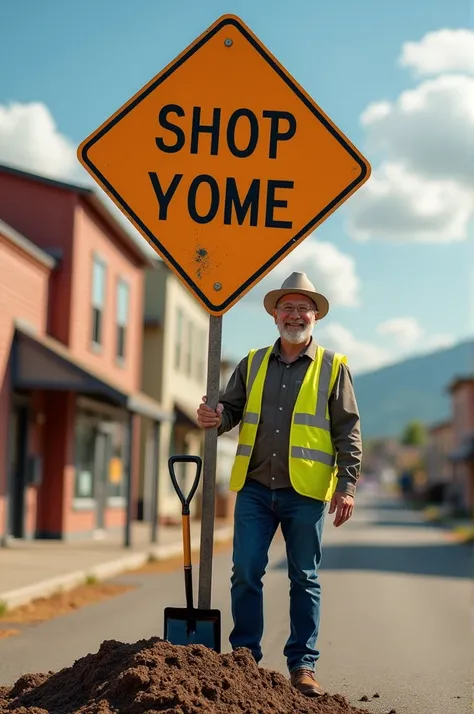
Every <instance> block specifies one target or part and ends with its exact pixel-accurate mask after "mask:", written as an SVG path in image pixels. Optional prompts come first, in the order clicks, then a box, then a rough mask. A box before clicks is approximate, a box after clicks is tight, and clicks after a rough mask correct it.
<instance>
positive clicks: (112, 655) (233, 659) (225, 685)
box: [0, 637, 366, 714]
mask: <svg viewBox="0 0 474 714" xmlns="http://www.w3.org/2000/svg"><path fill="white" fill-rule="evenodd" d="M144 712H149V714H152V713H155V714H157V713H158V712H160V714H242V712H245V714H355V713H357V714H364V713H366V710H362V709H355V708H354V707H352V706H351V705H350V704H349V703H348V702H347V700H346V699H344V697H342V696H340V695H338V694H336V695H334V696H330V695H324V697H320V698H318V699H316V700H310V699H307V698H306V697H303V696H302V695H301V694H299V692H297V691H296V690H295V689H294V688H293V687H292V686H291V685H290V683H289V682H288V679H287V678H286V677H284V676H283V675H282V674H280V673H277V672H272V671H270V670H266V669H263V668H262V667H258V666H257V665H256V663H255V661H254V659H253V658H252V656H251V654H250V652H249V651H248V650H244V649H242V650H238V651H236V652H233V653H231V654H221V655H218V654H216V653H215V652H214V651H212V650H209V649H207V648H205V647H203V646H201V645H196V646H191V645H190V646H187V647H178V646H175V645H171V644H169V643H168V642H164V641H162V640H160V639H159V638H157V637H155V638H152V639H150V640H140V641H139V642H136V643H134V644H124V643H121V642H116V641H115V640H108V641H105V642H103V643H102V645H101V647H100V649H99V651H98V652H97V653H96V654H89V655H87V656H86V657H82V658H81V659H79V660H77V661H76V662H75V663H74V665H73V666H72V667H68V668H66V669H62V670H61V671H59V672H57V673H52V672H50V673H47V674H25V675H24V676H23V677H21V678H20V679H19V680H18V681H17V682H16V684H15V685H14V686H13V687H11V688H9V689H8V688H3V689H0V714H143V713H144Z"/></svg>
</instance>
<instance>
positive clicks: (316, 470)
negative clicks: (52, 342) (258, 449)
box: [230, 347, 347, 500]
mask: <svg viewBox="0 0 474 714" xmlns="http://www.w3.org/2000/svg"><path fill="white" fill-rule="evenodd" d="M271 351H272V348H271V347H269V348H263V349H260V350H253V351H251V352H250V353H249V359H248V369H247V402H246V405H245V409H244V414H243V417H242V421H241V424H240V436H239V444H238V446H237V450H236V458H235V461H234V466H233V469H232V476H231V483H230V488H231V490H235V491H238V490H240V489H241V488H242V486H243V484H244V482H245V479H246V475H247V469H248V466H249V463H250V459H251V456H252V452H253V447H254V445H255V439H256V435H257V429H258V423H259V421H260V411H261V401H262V397H263V387H264V383H265V378H266V373H267V369H268V360H269V358H270V354H271ZM346 361H347V359H346V357H345V355H341V354H336V353H334V352H330V351H328V350H325V349H324V348H322V347H318V348H317V352H316V356H315V360H314V361H311V364H310V365H309V366H308V369H307V371H306V375H305V378H304V380H303V383H302V385H301V388H300V390H299V394H298V395H297V399H296V403H295V409H294V413H293V415H292V422H291V429H290V449H289V464H288V468H289V476H290V480H291V483H292V485H293V487H294V488H295V489H296V490H297V491H298V492H299V493H302V494H304V495H307V496H310V497H312V498H317V499H320V500H330V498H331V497H332V493H333V492H334V488H335V484H336V469H335V463H336V454H335V450H334V447H333V444H332V439H331V430H330V420H329V411H328V402H329V396H330V394H331V391H332V389H333V386H334V383H335V380H336V377H337V374H338V372H339V369H340V365H341V363H343V362H344V363H346ZM313 405H314V406H313Z"/></svg>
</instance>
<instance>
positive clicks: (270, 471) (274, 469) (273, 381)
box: [218, 340, 362, 495]
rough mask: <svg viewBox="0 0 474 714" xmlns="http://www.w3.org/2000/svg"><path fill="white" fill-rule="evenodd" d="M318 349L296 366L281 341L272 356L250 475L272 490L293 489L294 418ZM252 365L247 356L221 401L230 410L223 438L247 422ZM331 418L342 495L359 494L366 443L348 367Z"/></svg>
mask: <svg viewBox="0 0 474 714" xmlns="http://www.w3.org/2000/svg"><path fill="white" fill-rule="evenodd" d="M316 349H317V345H316V343H315V342H314V340H312V341H311V343H310V344H309V345H308V347H307V348H306V349H305V350H304V351H303V352H302V353H301V354H300V355H299V357H297V359H296V360H295V361H294V362H289V363H287V362H285V360H284V358H283V356H282V355H281V352H280V340H277V341H276V342H275V344H274V346H273V350H272V352H271V354H270V359H269V362H268V371H267V375H266V378H265V385H264V389H263V398H262V409H261V414H260V422H259V425H258V430H257V438H256V441H255V446H254V449H253V453H252V457H251V459H250V464H249V469H248V474H247V475H248V477H249V478H253V479H255V480H256V481H259V482H260V483H262V484H264V485H265V486H267V487H268V488H272V489H273V488H289V487H291V482H290V477H289V469H288V461H289V448H290V428H291V416H292V413H293V409H294V406H295V402H296V398H297V396H298V392H299V390H300V387H301V384H302V382H303V379H304V376H305V374H306V370H307V369H308V366H309V365H310V363H311V360H314V359H315V356H316ZM247 362H248V357H244V359H243V360H241V362H240V363H239V364H238V365H237V367H236V369H235V370H234V373H233V374H232V376H231V378H230V380H229V384H228V385H227V388H226V389H225V390H224V392H223V393H222V394H221V396H220V400H219V401H220V402H221V403H222V405H223V407H224V411H223V414H222V425H221V426H220V428H219V432H218V433H219V435H220V434H224V433H225V432H226V431H230V430H231V429H233V428H234V427H235V426H237V424H239V422H240V420H241V419H242V415H243V411H244V407H245V403H246V401H247V395H246V380H247ZM329 418H330V423H331V437H332V442H333V444H334V448H335V450H336V454H337V469H338V470H337V475H338V482H337V486H336V490H337V491H340V492H341V491H342V492H343V493H347V494H350V495H354V493H355V489H356V485H357V480H358V478H359V474H360V467H361V460H362V440H361V433H360V418H359V411H358V408H357V402H356V398H355V394H354V387H353V383H352V377H351V374H350V371H349V369H348V367H347V366H346V365H344V364H342V365H341V368H340V370H339V374H338V376H337V379H336V382H335V384H334V388H333V391H332V393H331V395H330V398H329Z"/></svg>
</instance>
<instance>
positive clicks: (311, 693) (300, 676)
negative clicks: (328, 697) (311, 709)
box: [290, 669, 324, 697]
mask: <svg viewBox="0 0 474 714" xmlns="http://www.w3.org/2000/svg"><path fill="white" fill-rule="evenodd" d="M290 680H291V684H292V685H293V686H294V687H295V689H297V690H298V691H299V692H301V694H304V695H305V697H320V696H321V695H322V694H324V691H323V689H322V687H321V686H320V685H319V684H318V683H317V681H316V680H315V678H314V672H313V671H312V670H311V669H295V671H294V672H292V673H291V675H290Z"/></svg>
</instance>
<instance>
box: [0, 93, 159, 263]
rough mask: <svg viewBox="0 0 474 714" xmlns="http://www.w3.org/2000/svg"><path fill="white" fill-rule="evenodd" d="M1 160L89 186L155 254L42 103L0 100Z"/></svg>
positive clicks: (26, 169)
mask: <svg viewBox="0 0 474 714" xmlns="http://www.w3.org/2000/svg"><path fill="white" fill-rule="evenodd" d="M0 163H4V164H7V165H10V166H13V167H15V168H18V169H23V170H25V171H31V172H33V173H37V174H39V175H41V176H46V177H48V178H52V179H57V180H59V181H71V182H73V183H76V184H79V185H82V186H87V187H88V188H92V189H93V190H95V191H96V193H97V195H98V196H99V198H100V199H101V201H102V202H103V203H104V204H105V205H106V207H107V208H108V210H109V211H110V212H111V213H112V215H113V216H114V217H115V218H116V219H117V220H118V221H119V222H120V223H121V224H122V225H123V226H124V228H125V230H127V231H128V232H129V233H130V235H131V236H132V237H133V238H134V240H135V241H136V242H137V243H138V244H139V245H140V247H141V248H142V250H144V251H145V253H147V254H148V255H151V256H156V253H155V251H154V250H153V249H152V248H151V247H150V246H149V245H148V243H147V242H146V241H145V240H144V238H142V236H141V235H140V234H139V233H138V231H136V230H135V228H134V227H133V226H132V224H131V223H130V221H129V220H128V219H127V218H125V216H124V215H123V213H122V212H121V211H120V210H119V209H118V208H117V206H116V205H115V204H114V203H113V201H112V200H111V199H110V198H109V197H108V196H107V194H106V193H105V192H104V191H102V190H101V189H100V188H98V186H97V184H96V183H95V182H94V181H93V180H92V178H91V177H90V176H89V174H88V173H87V172H86V171H85V169H84V168H83V167H82V166H81V164H80V163H79V161H78V159H77V148H76V147H75V146H74V144H73V143H72V142H71V141H70V140H69V139H68V138H67V137H65V136H64V135H63V134H61V133H60V131H59V130H58V127H57V125H56V122H55V120H54V117H53V115H52V114H51V112H50V110H49V109H48V107H47V106H46V105H45V104H43V103H41V102H31V103H29V104H20V103H18V102H12V103H10V104H9V105H6V106H5V105H2V104H0Z"/></svg>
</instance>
